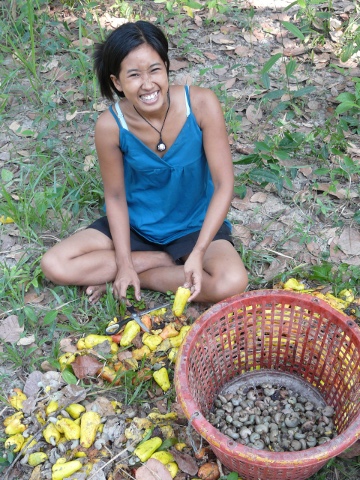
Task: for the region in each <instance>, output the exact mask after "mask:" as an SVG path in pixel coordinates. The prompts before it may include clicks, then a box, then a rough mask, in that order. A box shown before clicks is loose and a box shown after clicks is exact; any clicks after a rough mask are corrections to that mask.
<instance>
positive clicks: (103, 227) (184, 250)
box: [87, 217, 234, 261]
mask: <svg viewBox="0 0 360 480" xmlns="http://www.w3.org/2000/svg"><path fill="white" fill-rule="evenodd" d="M87 228H94V229H95V230H98V231H99V232H101V233H103V234H104V235H106V236H107V237H109V238H110V239H111V233H110V227H109V222H108V219H107V217H101V218H98V219H97V220H95V222H93V223H92V224H91V225H89V226H88V227H87ZM199 234H200V230H198V231H197V232H193V233H188V234H187V235H184V236H183V237H180V238H177V239H176V240H173V241H172V242H170V243H168V244H166V245H160V244H158V243H153V242H150V241H149V240H147V239H146V238H144V237H142V236H141V235H139V234H138V233H137V232H135V231H134V230H132V229H130V247H131V251H132V252H159V251H160V252H166V253H168V254H169V255H170V256H171V257H172V258H173V259H174V261H178V260H180V259H181V258H182V257H184V256H185V255H189V254H190V253H191V252H192V250H193V248H194V246H195V243H196V242H197V239H198V237H199ZM214 240H227V241H228V242H230V243H231V244H232V245H233V244H234V243H233V241H232V237H231V230H230V228H229V226H228V225H227V224H226V223H223V224H222V225H221V227H220V229H219V231H218V232H217V234H216V235H215V237H214V238H213V241H214Z"/></svg>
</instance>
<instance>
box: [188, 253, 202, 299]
mask: <svg viewBox="0 0 360 480" xmlns="http://www.w3.org/2000/svg"><path fill="white" fill-rule="evenodd" d="M184 273H185V283H184V287H188V288H190V290H191V296H190V297H189V300H188V302H191V301H192V300H193V299H195V297H197V296H198V295H199V293H200V291H201V284H202V275H203V256H202V255H201V254H200V253H198V252H192V253H191V254H190V255H189V257H188V259H187V260H186V262H185V264H184Z"/></svg>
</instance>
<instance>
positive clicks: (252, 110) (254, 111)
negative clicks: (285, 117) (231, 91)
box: [246, 105, 262, 125]
mask: <svg viewBox="0 0 360 480" xmlns="http://www.w3.org/2000/svg"><path fill="white" fill-rule="evenodd" d="M246 118H247V119H248V120H249V121H250V122H251V123H253V124H254V125H257V124H258V123H259V121H260V120H261V119H262V111H261V108H259V107H258V108H256V107H255V105H249V106H248V107H247V109H246Z"/></svg>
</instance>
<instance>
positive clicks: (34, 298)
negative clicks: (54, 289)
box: [24, 292, 45, 303]
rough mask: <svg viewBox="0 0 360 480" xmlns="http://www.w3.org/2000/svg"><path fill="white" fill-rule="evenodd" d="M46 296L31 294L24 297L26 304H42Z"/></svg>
mask: <svg viewBox="0 0 360 480" xmlns="http://www.w3.org/2000/svg"><path fill="white" fill-rule="evenodd" d="M44 298H45V295H44V294H43V293H41V294H40V295H38V294H37V293H35V292H29V293H27V294H26V295H25V297H24V303H40V302H42V301H43V300H44Z"/></svg>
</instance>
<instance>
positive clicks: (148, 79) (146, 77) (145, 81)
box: [142, 72, 153, 88]
mask: <svg viewBox="0 0 360 480" xmlns="http://www.w3.org/2000/svg"><path fill="white" fill-rule="evenodd" d="M142 82H143V87H145V88H146V87H149V86H152V84H153V82H152V80H151V75H150V74H149V73H147V72H144V73H143V74H142Z"/></svg>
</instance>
